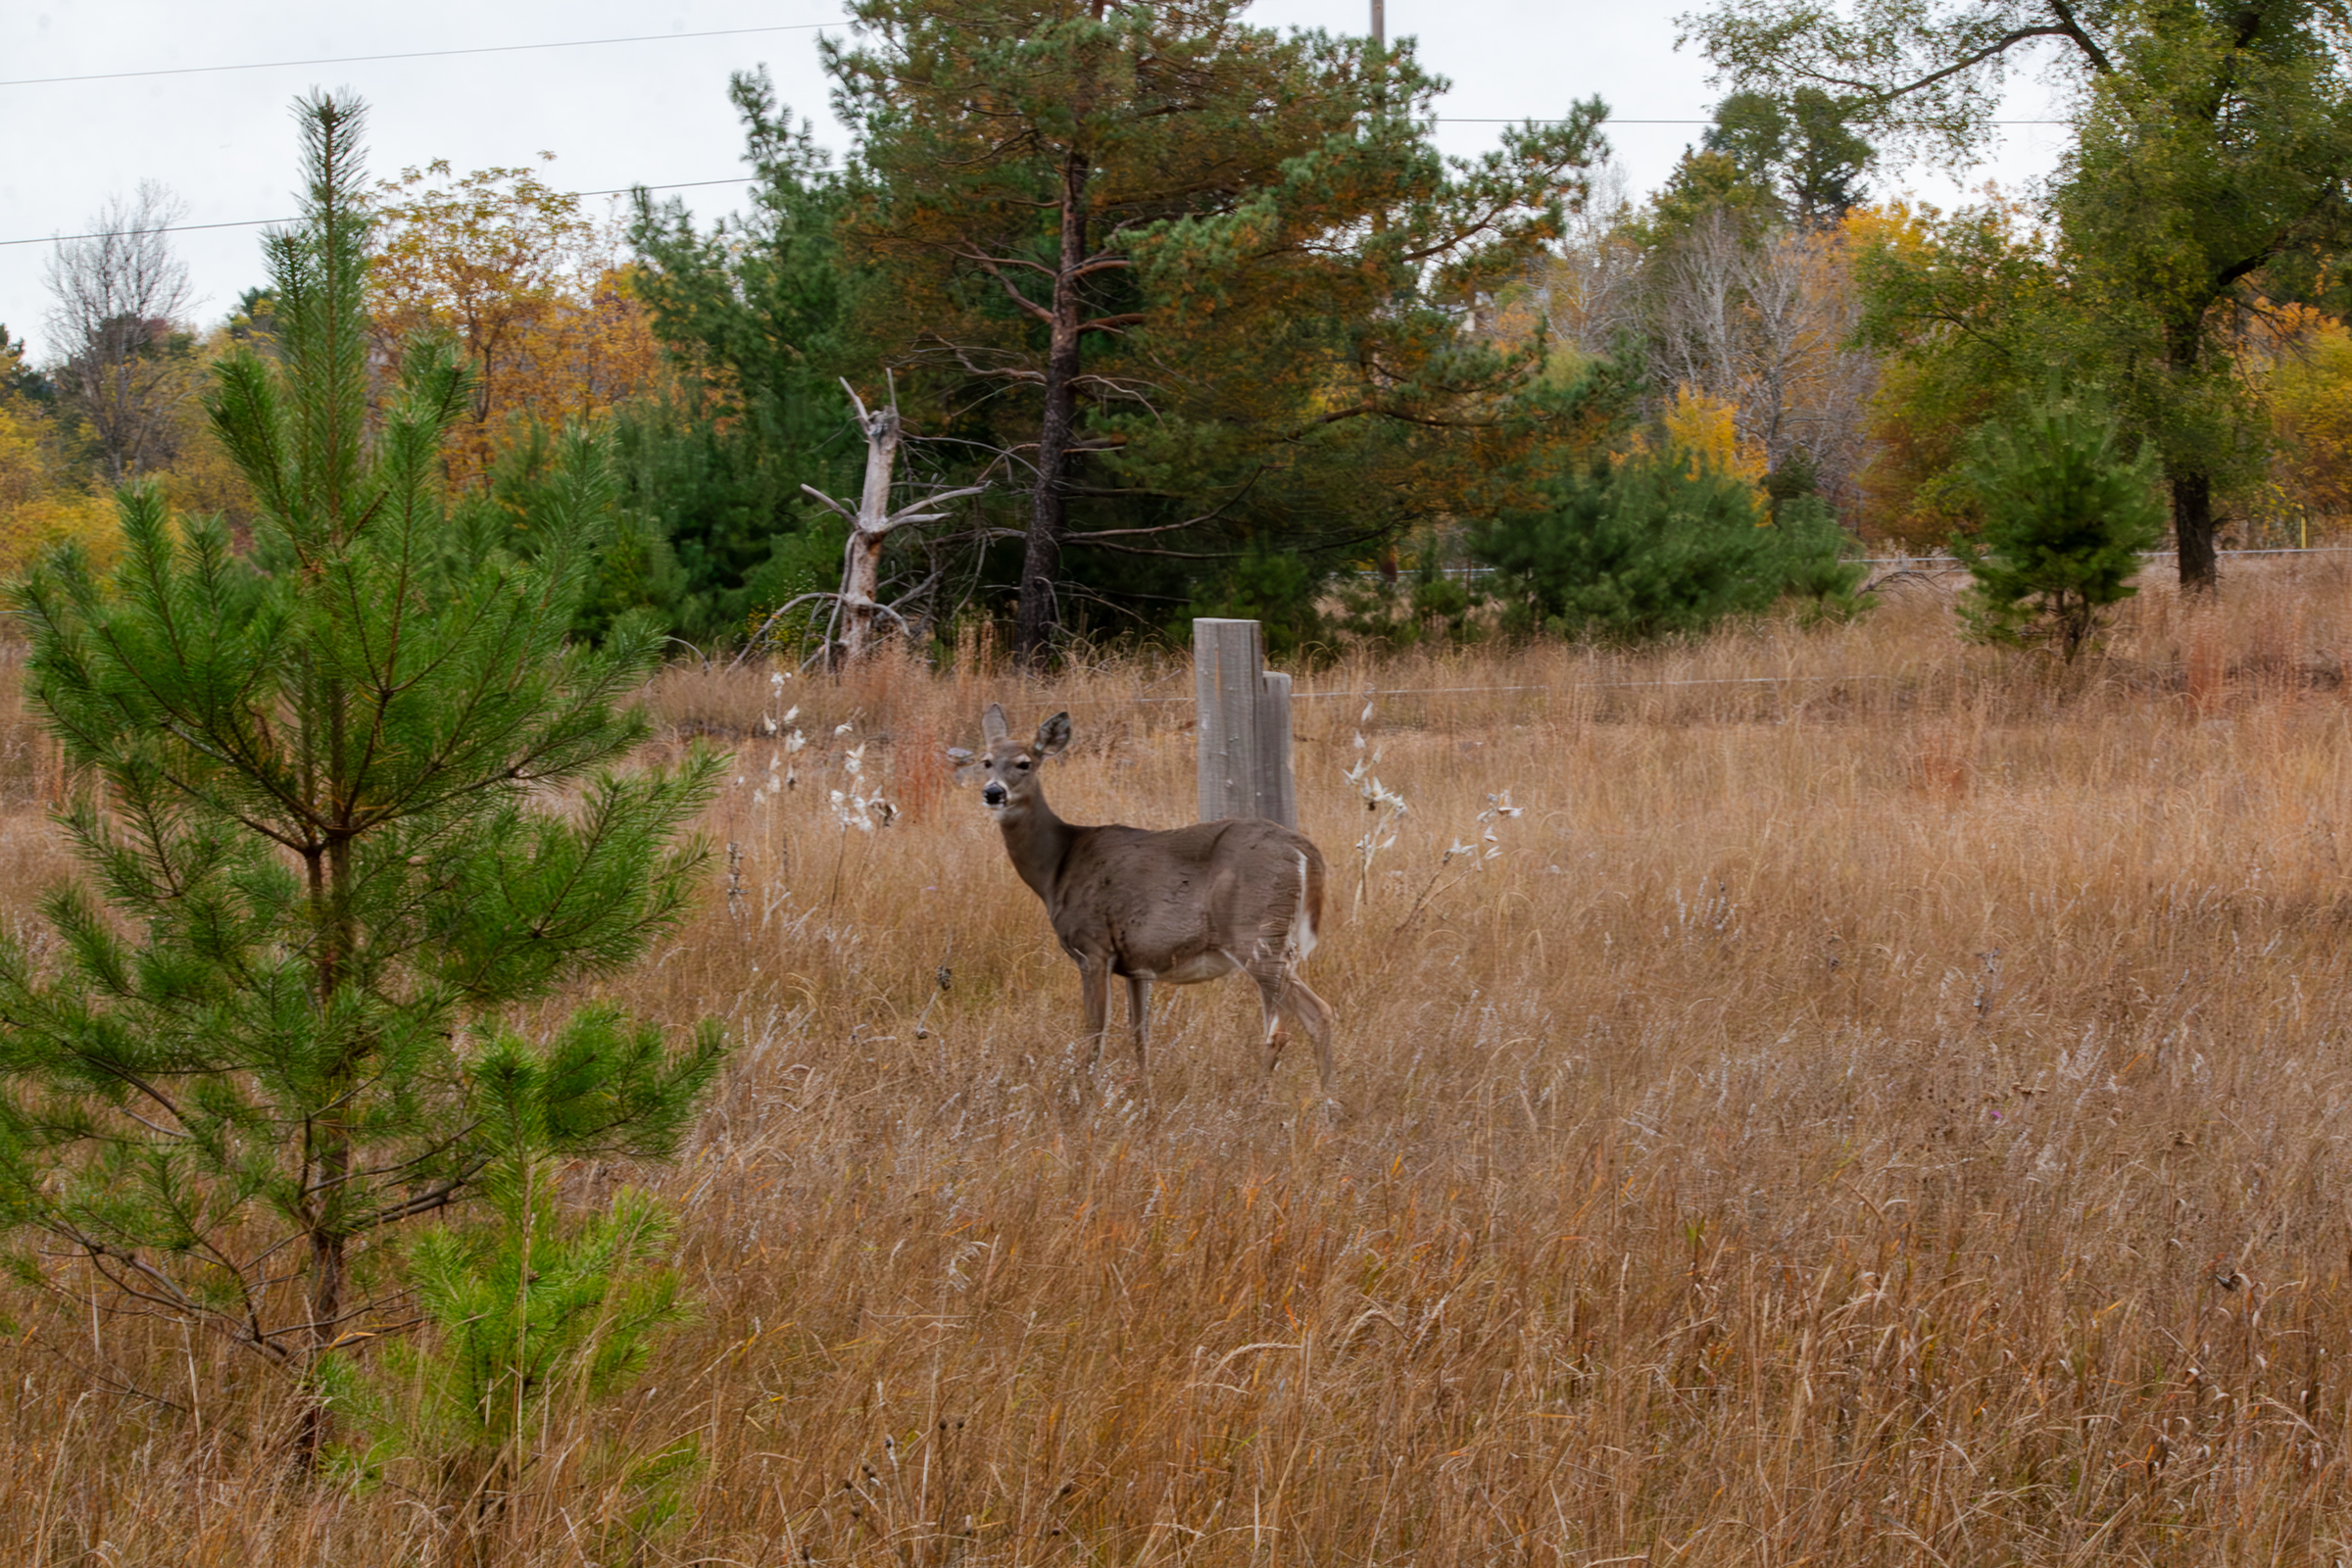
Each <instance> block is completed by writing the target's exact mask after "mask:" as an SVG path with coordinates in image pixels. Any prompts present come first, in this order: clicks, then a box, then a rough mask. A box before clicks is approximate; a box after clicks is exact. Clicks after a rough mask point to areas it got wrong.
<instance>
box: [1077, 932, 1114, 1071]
mask: <svg viewBox="0 0 2352 1568" xmlns="http://www.w3.org/2000/svg"><path fill="white" fill-rule="evenodd" d="M1078 980H1079V990H1080V993H1081V994H1082V995H1083V996H1084V997H1085V999H1086V1038H1087V1049H1086V1064H1087V1065H1088V1066H1089V1067H1092V1066H1093V1065H1094V1064H1095V1062H1096V1060H1097V1059H1098V1058H1099V1057H1101V1056H1102V1054H1103V1031H1105V1030H1106V1029H1108V1028H1109V1027H1110V965H1109V964H1107V963H1103V962H1101V961H1100V960H1097V961H1093V962H1090V961H1088V960H1087V959H1084V958H1081V959H1079V960H1078Z"/></svg>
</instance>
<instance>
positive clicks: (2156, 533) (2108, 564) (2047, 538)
mask: <svg viewBox="0 0 2352 1568" xmlns="http://www.w3.org/2000/svg"><path fill="white" fill-rule="evenodd" d="M1966 477H1967V480H1968V483H1969V486H1970V488H1971V489H1973V490H1974V491H1975V493H1976V496H1977V499H1978V503H1979V505H1980V507H1981V508H1982V509H1983V512H1984V516H1985V523H1984V526H1983V528H1982V529H1980V530H1979V532H1978V534H1977V536H1976V538H1975V539H1973V540H1970V539H1964V538H1963V539H1955V540H1954V541H1953V543H1952V549H1953V551H1954V553H1955V554H1957V555H1958V556H1959V557H1960V559H1961V560H1962V561H1963V562H1965V563H1966V564H1967V565H1968V569H1969V571H1970V573H1971V574H1972V575H1974V577H1975V578H1976V583H1975V585H1974V586H1973V587H1972V588H1971V589H1970V591H1969V593H1968V596H1967V598H1965V599H1964V600H1963V601H1962V602H1961V606H1960V614H1961V618H1962V619H1963V621H1964V622H1965V623H1966V624H1967V625H1968V627H1969V628H1970V630H1972V631H1973V632H1975V633H1976V634H1977V635H1978V636H1980V637H1984V638H1985V639H1987V640H1990V641H1997V642H2013V643H2014V642H2026V641H2034V640H2047V641H2049V642H2052V643H2054V644H2056V645H2057V647H2058V649H2059V651H2060V652H2061V653H2063V654H2064V655H2065V656H2066V658H2067V659H2068V661H2070V662H2071V661H2073V659H2074V658H2075V656H2076V655H2078V654H2080V653H2081V652H2082V649H2083V648H2084V646H2086V645H2087V644H2088V643H2089V641H2090V639H2091V636H2092V635H2093V634H2094V633H2095V632H2096V631H2097V630H2098V627H2099V619H2100V613H2101V612H2103V611H2104V610H2105V609H2106V608H2107V607H2108V606H2109V605H2112V604H2116V603H2119V602H2121V601H2122V600H2126V599H2129V598H2131V596H2132V595H2133V594H2135V593H2137V592H2138V591H2139V590H2138V589H2136V588H2134V587H2132V586H2131V577H2132V575H2133V574H2134V573H2135V572H2137V571H2138V570H2139V567H2140V561H2139V552H2140V551H2142V550H2147V549H2150V548H2152V547H2153V546H2154V545H2155V544H2156V542H2157V541H2158V540H2160V539H2162V538H2163V537H2164V524H2165V510H2164V503H2163V502H2162V500H2160V499H2159V496H2158V491H2157V488H2156V486H2157V482H2158V471H2157V466H2156V458H2155V454H2154V453H2153V452H2152V451H2150V450H2148V449H2147V448H2144V447H2143V448H2142V449H2141V450H2140V451H2139V453H2138V454H2137V455H2136V456H2134V457H2131V458H2126V457H2125V456H2124V455H2123V452H2122V450H2121V442H2120V441H2119V439H2118V437H2117V435H2116V426H2115V420H2114V419H2113V418H2112V417H2109V416H2107V415H2104V414H2100V413H2098V412H2096V411H2094V410H2091V409H2087V408H2084V407H2083V406H2082V404H2081V403H2079V402H2076V401H2073V400H2070V399H2053V400H2051V401H2048V402H2045V403H2043V404H2041V405H2040V406H2038V407H2035V408H2033V409H2030V410H2028V411H2027V412H2025V413H2024V414H2022V415H2019V416H2017V417H2014V418H2011V419H2007V420H1994V421H1992V422H1991V423H1988V424H1986V425H1985V427H1984V428H1983V429H1982V430H1980V431H1979V432H1978V435H1977V438H1976V443H1975V453H1974V457H1973V460H1972V461H1971V463H1970V464H1969V466H1968V468H1967V470H1966Z"/></svg>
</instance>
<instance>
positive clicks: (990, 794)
mask: <svg viewBox="0 0 2352 1568" xmlns="http://www.w3.org/2000/svg"><path fill="white" fill-rule="evenodd" d="M980 799H982V800H983V801H986V802H987V803H988V804H989V805H991V806H1003V805H1004V804H1005V786H1004V785H1002V784H999V783H997V782H996V781H995V780H994V779H991V780H990V781H989V784H988V787H987V788H986V789H984V790H982V791H981V792H980Z"/></svg>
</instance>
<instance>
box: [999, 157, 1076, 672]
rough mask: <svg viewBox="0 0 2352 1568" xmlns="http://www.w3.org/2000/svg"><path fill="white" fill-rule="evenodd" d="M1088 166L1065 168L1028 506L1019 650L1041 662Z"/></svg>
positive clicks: (1047, 630) (1050, 642) (1062, 504)
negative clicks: (1034, 483)
mask: <svg viewBox="0 0 2352 1568" xmlns="http://www.w3.org/2000/svg"><path fill="white" fill-rule="evenodd" d="M1087 172H1088V169H1087V161H1086V158H1085V156H1084V155H1083V154H1080V153H1071V154H1070V155H1069V156H1068V157H1067V158H1065V159H1063V160H1062V166H1061V257H1060V267H1059V270H1058V272H1057V274H1056V276H1055V277H1054V310H1053V317H1054V319H1053V322H1052V325H1051V326H1050V328H1049V332H1050V334H1051V336H1050V339H1049V342H1048V345H1047V351H1046V410H1045V419H1044V421H1043V423H1042V424H1041V425H1040V427H1039V430H1038V437H1037V488H1036V490H1035V491H1034V492H1033V493H1032V499H1031V502H1030V508H1029V537H1028V540H1027V542H1026V546H1025V548H1024V552H1023V555H1022V557H1021V597H1020V605H1019V608H1018V610H1017V611H1016V613H1015V615H1014V619H1013V651H1014V653H1015V654H1016V655H1018V656H1019V658H1020V659H1022V660H1023V661H1024V662H1028V663H1031V664H1042V663H1044V662H1046V661H1047V660H1048V659H1049V658H1051V657H1052V656H1053V652H1054V634H1055V633H1056V632H1057V631H1059V630H1060V629H1061V603H1060V598H1059V593H1058V590H1059V587H1060V583H1061V545H1062V540H1063V539H1064V538H1065V537H1067V533H1068V528H1067V523H1066V518H1067V515H1068V497H1067V496H1066V494H1065V493H1064V491H1063V489H1062V480H1063V477H1064V475H1063V472H1062V470H1063V469H1064V468H1065V467H1066V466H1068V463H1069V451H1070V437H1071V434H1072V432H1073V430H1074V429H1075V427H1076V425H1077V417H1078V390H1077V382H1078V323H1079V303H1080V302H1079V299H1078V279H1077V276H1076V274H1077V270H1078V266H1079V263H1080V262H1082V261H1083V260H1084V259H1085V257H1086V179H1087Z"/></svg>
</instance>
